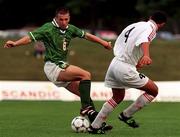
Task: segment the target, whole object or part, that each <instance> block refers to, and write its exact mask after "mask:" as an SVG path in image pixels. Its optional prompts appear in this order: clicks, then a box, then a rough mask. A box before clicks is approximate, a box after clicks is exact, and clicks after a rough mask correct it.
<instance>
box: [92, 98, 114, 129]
mask: <svg viewBox="0 0 180 137" xmlns="http://www.w3.org/2000/svg"><path fill="white" fill-rule="evenodd" d="M116 106H117V103H116V102H115V101H114V100H113V99H110V100H109V101H107V102H105V103H104V104H103V106H102V108H101V110H100V112H99V113H98V115H97V117H96V118H95V120H94V121H93V123H92V124H91V126H92V127H93V128H100V127H101V126H102V123H103V122H105V121H106V119H107V116H108V115H109V114H110V113H111V112H112V111H113V110H114V108H115V107H116Z"/></svg>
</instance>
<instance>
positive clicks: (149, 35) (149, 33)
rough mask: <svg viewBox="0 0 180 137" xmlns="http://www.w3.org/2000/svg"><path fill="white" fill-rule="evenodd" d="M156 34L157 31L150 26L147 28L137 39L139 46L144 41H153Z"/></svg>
mask: <svg viewBox="0 0 180 137" xmlns="http://www.w3.org/2000/svg"><path fill="white" fill-rule="evenodd" d="M155 36H156V32H155V31H154V30H153V29H151V28H148V29H146V30H144V31H143V32H142V33H141V34H140V35H139V36H138V38H137V41H136V43H135V45H136V46H139V45H140V44H142V43H143V42H150V41H152V40H153V39H154V38H155Z"/></svg>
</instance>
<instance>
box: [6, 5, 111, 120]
mask: <svg viewBox="0 0 180 137" xmlns="http://www.w3.org/2000/svg"><path fill="white" fill-rule="evenodd" d="M69 21H70V12H69V10H68V9H67V8H58V9H57V10H56V14H55V17H54V18H53V21H52V22H47V23H45V24H44V25H42V26H41V27H39V28H37V29H35V30H34V31H32V32H29V33H28V35H27V36H24V37H22V38H20V39H19V40H17V41H11V40H8V41H7V42H6V43H5V45H4V48H11V47H16V46H21V45H27V44H28V43H31V42H36V41H42V42H43V43H44V46H45V48H46V51H45V59H44V61H45V65H44V72H45V74H46V76H47V78H48V79H49V80H50V81H51V82H53V83H54V84H55V85H57V86H58V87H64V88H66V89H67V90H69V91H70V92H72V93H74V94H76V95H78V96H80V99H81V105H82V107H81V110H80V114H81V115H83V116H84V115H87V116H88V117H89V119H90V121H93V120H94V118H95V117H96V115H97V112H96V111H95V107H94V104H93V101H92V100H91V98H90V87H91V74H90V72H88V71H86V70H84V69H82V68H79V67H77V66H74V65H71V64H68V62H67V55H68V47H69V43H70V41H71V39H73V38H75V37H79V38H84V39H86V40H89V41H93V42H96V43H99V44H101V45H102V46H103V47H105V48H106V49H108V50H110V49H111V48H112V47H111V43H110V42H107V41H105V40H103V39H101V38H99V37H97V36H95V35H92V34H90V33H87V32H84V31H83V30H81V29H79V28H78V27H76V26H74V25H71V24H69Z"/></svg>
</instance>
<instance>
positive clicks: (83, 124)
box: [71, 116, 90, 133]
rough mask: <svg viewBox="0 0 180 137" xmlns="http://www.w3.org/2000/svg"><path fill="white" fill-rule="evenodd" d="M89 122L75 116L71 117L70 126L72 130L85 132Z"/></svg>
mask: <svg viewBox="0 0 180 137" xmlns="http://www.w3.org/2000/svg"><path fill="white" fill-rule="evenodd" d="M89 126H90V123H89V121H88V120H87V119H86V118H85V117H82V116H76V117H75V118H73V120H72V122H71V128H72V130H73V131H75V132H77V133H85V132H87V129H88V128H89Z"/></svg>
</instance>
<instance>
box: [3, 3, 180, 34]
mask: <svg viewBox="0 0 180 137" xmlns="http://www.w3.org/2000/svg"><path fill="white" fill-rule="evenodd" d="M59 6H67V7H69V8H70V10H71V23H73V24H75V25H77V26H79V27H81V28H87V29H91V30H94V29H109V30H113V31H116V32H117V33H118V32H120V31H121V30H122V28H124V26H126V25H127V24H129V23H132V22H134V21H138V20H139V19H142V20H145V19H147V17H148V15H149V13H151V12H152V11H154V10H164V11H165V12H166V13H167V14H168V15H169V23H168V25H166V27H165V28H164V29H165V30H168V31H171V32H172V33H174V34H177V33H179V32H180V28H179V25H178V24H179V23H180V10H179V7H180V3H179V2H178V0H158V1H156V0H125V1H118V0H46V1H37V0H36V1H35V0H31V1H21V0H15V1H13V0H0V17H1V21H0V29H1V30H5V29H18V28H22V27H26V26H40V25H42V24H43V23H44V22H46V21H51V20H52V18H53V17H54V12H55V9H56V8H57V7H59Z"/></svg>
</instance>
